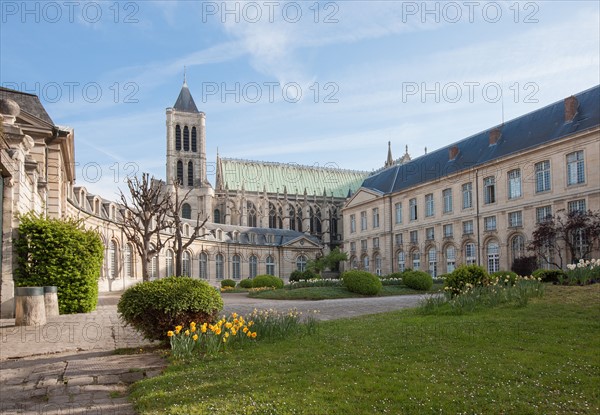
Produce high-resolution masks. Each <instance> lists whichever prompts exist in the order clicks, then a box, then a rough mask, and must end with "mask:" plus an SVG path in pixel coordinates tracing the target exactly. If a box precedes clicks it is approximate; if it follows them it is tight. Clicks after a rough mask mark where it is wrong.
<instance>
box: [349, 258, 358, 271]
mask: <svg viewBox="0 0 600 415" xmlns="http://www.w3.org/2000/svg"><path fill="white" fill-rule="evenodd" d="M350 268H352V269H358V261H357V260H356V257H355V256H353V257H352V258H350Z"/></svg>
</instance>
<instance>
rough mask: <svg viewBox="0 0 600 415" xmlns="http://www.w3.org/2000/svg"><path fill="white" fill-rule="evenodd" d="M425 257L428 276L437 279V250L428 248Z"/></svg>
mask: <svg viewBox="0 0 600 415" xmlns="http://www.w3.org/2000/svg"><path fill="white" fill-rule="evenodd" d="M427 256H428V260H429V274H430V275H431V276H432V277H433V278H435V277H437V249H435V248H430V249H429V251H428V253H427Z"/></svg>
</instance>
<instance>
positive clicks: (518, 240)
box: [510, 235, 525, 261]
mask: <svg viewBox="0 0 600 415" xmlns="http://www.w3.org/2000/svg"><path fill="white" fill-rule="evenodd" d="M510 253H511V257H512V260H513V261H514V260H515V259H517V258H521V257H522V256H524V255H525V238H523V236H521V235H515V236H514V237H513V238H512V239H511V241H510Z"/></svg>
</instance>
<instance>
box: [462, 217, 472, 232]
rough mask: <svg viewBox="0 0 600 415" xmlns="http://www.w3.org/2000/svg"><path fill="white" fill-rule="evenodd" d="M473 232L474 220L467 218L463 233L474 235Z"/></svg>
mask: <svg viewBox="0 0 600 415" xmlns="http://www.w3.org/2000/svg"><path fill="white" fill-rule="evenodd" d="M472 234H473V221H472V220H466V221H464V222H463V235H472Z"/></svg>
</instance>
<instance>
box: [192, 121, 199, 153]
mask: <svg viewBox="0 0 600 415" xmlns="http://www.w3.org/2000/svg"><path fill="white" fill-rule="evenodd" d="M192 151H193V152H194V153H195V152H196V151H198V147H197V137H196V127H192Z"/></svg>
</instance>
